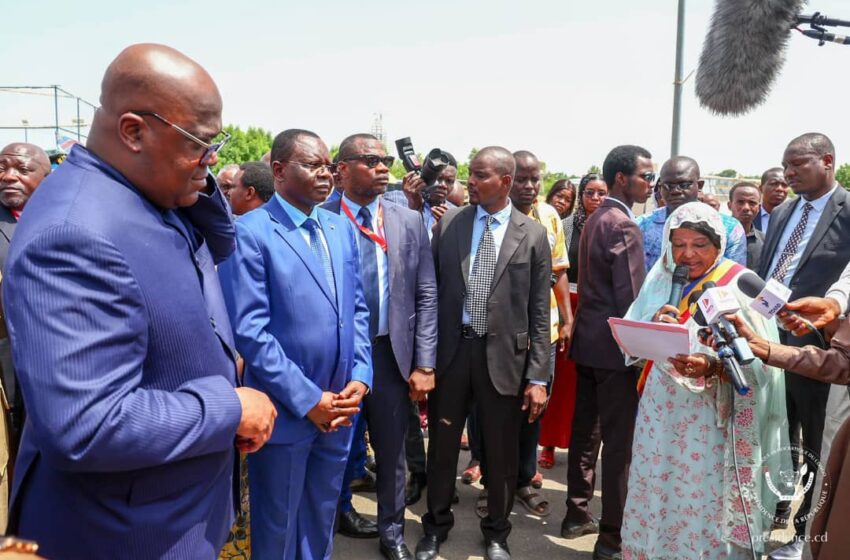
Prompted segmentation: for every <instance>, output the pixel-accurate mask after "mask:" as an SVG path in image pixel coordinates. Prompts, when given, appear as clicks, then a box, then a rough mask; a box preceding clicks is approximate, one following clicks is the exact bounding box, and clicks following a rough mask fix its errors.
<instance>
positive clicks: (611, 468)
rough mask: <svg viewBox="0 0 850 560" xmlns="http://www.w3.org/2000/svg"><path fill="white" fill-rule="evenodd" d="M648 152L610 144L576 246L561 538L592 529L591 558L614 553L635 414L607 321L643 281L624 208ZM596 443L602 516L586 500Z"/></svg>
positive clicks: (649, 179)
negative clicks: (598, 200)
mask: <svg viewBox="0 0 850 560" xmlns="http://www.w3.org/2000/svg"><path fill="white" fill-rule="evenodd" d="M651 158H652V156H651V155H650V153H649V152H648V151H646V150H644V149H643V148H641V147H638V146H618V147H616V148H614V149H613V150H611V152H610V153H609V154H608V157H606V158H605V162H604V163H603V165H602V174H603V175H604V177H605V182H606V183H607V184H608V198H606V199H605V201H604V202H603V203H602V205H601V206H600V207H599V209H598V210H597V211H596V212H594V213H593V215H592V216H591V217H590V218H589V219H588V220H587V223H586V224H585V226H584V229H583V230H582V234H581V243H580V244H579V259H578V260H579V262H578V269H579V280H578V285H579V293H578V307H577V309H578V310H577V312H576V317H575V334H574V335H573V344H572V346H571V348H570V355H571V357H572V358H573V360H575V362H576V370H577V373H578V381H577V385H576V410H575V415H574V416H573V431H572V439H571V440H570V455H569V463H568V467H567V515H566V517H565V518H564V521H563V523H562V524H561V535H562V536H563V537H565V538H574V537H579V536H581V535H585V534H590V533H596V532H599V537H598V539H597V541H596V546H595V547H594V549H593V560H613V559H617V558H620V557H621V556H620V526H621V524H622V521H623V508H624V507H625V505H626V483H627V481H628V476H629V464H630V461H631V455H632V432H633V430H634V426H635V415H636V414H637V405H638V393H637V379H638V372H637V371H636V369H635V368H630V367H627V366H626V365H625V361H624V359H623V353H622V352H621V351H620V348H619V347H618V346H617V343H616V342H615V341H614V337H613V335H612V334H611V329H610V327H609V326H608V318H609V317H622V316H623V315H625V313H626V311H628V309H629V306H630V305H631V304H632V302H633V301H634V300H635V297H637V294H638V292H639V291H640V287H641V285H642V284H643V279H644V277H645V275H646V273H645V268H644V248H643V237H642V235H641V232H640V229H639V228H638V226H637V224H636V223H635V221H634V215H633V214H632V211H631V207H632V205H633V204H634V203H635V202H645V201H646V199H647V198H649V193H650V192H651V185H652V183H653V182H654V180H655V173H653V171H652V159H651ZM600 443H604V447H603V448H602V469H603V471H604V473H605V476H604V477H603V479H602V520H601V522H600V523H599V524H598V525H597V522H596V520H595V519H593V517H592V516H591V515H590V510H589V507H588V504H589V502H590V499H591V497H592V496H593V485H594V481H595V479H596V457H597V454H598V453H599V445H600Z"/></svg>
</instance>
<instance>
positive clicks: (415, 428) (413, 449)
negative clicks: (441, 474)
mask: <svg viewBox="0 0 850 560" xmlns="http://www.w3.org/2000/svg"><path fill="white" fill-rule="evenodd" d="M404 451H405V455H407V470H408V471H409V472H410V474H411V475H422V476H425V437H424V436H423V435H422V427H421V426H420V424H419V403H418V402H414V401H410V412H409V413H408V416H407V435H406V436H405V440H404Z"/></svg>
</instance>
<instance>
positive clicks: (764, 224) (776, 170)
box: [753, 167, 788, 235]
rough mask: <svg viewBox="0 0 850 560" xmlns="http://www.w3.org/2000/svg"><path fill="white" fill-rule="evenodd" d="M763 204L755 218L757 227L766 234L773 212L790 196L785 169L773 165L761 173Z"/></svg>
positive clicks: (760, 185)
mask: <svg viewBox="0 0 850 560" xmlns="http://www.w3.org/2000/svg"><path fill="white" fill-rule="evenodd" d="M759 190H760V191H761V206H760V207H759V211H758V213H757V214H756V217H755V218H754V219H753V225H754V226H755V228H756V229H757V230H759V231H761V232H762V233H764V234H765V235H767V229H768V226H769V225H770V216H771V213H772V212H773V211H774V210H775V209H776V208H777V207H778V206H779V205H780V204H782V203H783V202H785V199H787V198H788V181H787V180H786V179H785V170H783V169H782V168H781V167H771V168H770V169H768V170H767V171H765V172H764V173H762V174H761V183H760V184H759Z"/></svg>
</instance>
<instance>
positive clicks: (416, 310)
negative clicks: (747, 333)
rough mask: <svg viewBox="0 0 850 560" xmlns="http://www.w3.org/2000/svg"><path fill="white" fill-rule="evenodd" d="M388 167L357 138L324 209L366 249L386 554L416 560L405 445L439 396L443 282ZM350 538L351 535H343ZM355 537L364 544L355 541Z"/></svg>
mask: <svg viewBox="0 0 850 560" xmlns="http://www.w3.org/2000/svg"><path fill="white" fill-rule="evenodd" d="M389 165H392V157H391V156H390V157H387V155H386V152H385V151H384V147H383V145H382V144H381V142H380V140H378V139H377V138H375V137H374V136H372V135H370V134H355V135H353V136H349V137H348V138H346V139H345V140H343V141H342V144H340V146H339V164H338V173H339V177H340V179H341V186H342V189H343V195H342V198H341V199H339V200H337V201H335V202H331V203H327V204H326V205H325V208H326V209H327V210H330V211H331V212H335V213H338V214H342V215H343V217H345V218H346V219H347V220H348V221H349V224H350V225H351V227H352V228H353V229H354V231H355V234H356V235H357V240H358V242H359V245H360V279H361V282H362V283H363V290H364V293H365V294H366V302H367V305H368V306H369V317H370V320H369V336H370V338H371V339H372V363H373V370H374V376H373V381H372V392H371V393H370V394H369V396H367V397H366V401H365V403H364V413H365V414H363V415H361V416H364V417H365V420H366V424H367V425H368V427H369V437H370V441H371V443H372V447H373V448H374V450H375V463H376V465H377V471H378V472H377V498H378V532H379V533H380V538H381V542H380V551H381V553H382V554H383V555H384V556H385V557H386V558H389V559H391V560H402V559H411V560H412V558H413V555H412V554H411V553H410V550H408V548H407V545H406V544H405V542H404V507H405V503H404V488H405V470H406V467H405V453H404V438H405V433H406V431H407V411H408V408H409V406H410V405H409V403H410V401H411V400H413V401H420V400H422V399H424V398H425V395H426V394H427V393H429V392H430V391H431V390H432V389H433V388H434V371H435V370H434V367H435V366H436V362H437V281H436V279H435V277H434V259H433V255H432V254H431V244H430V242H429V241H428V235H427V233H426V232H425V225H424V224H423V223H422V220H421V219H420V217H419V215H418V214H417V213H416V212H414V211H412V210H409V209H407V208H404V207H402V206H400V205H398V204H384V202H383V200H382V198H381V197H380V195H381V194H383V192H384V191H385V190H386V187H387V181H388V179H389V167H388V166H389ZM349 482H350V480H345V479H343V489H342V498H341V499H340V512H341V519H340V524H341V525H342V524H345V523H347V524H348V525H349V526H348V527H347V529H348V531H349V532H351V531H356V530H357V523H356V521H355V522H354V523H352V521H351V520H350V519H349V518H350V517H359V516H358V515H357V512H356V511H354V509H353V507H352V505H351V491H350V490H349V489H347V488H346V485H347V483H349ZM341 532H342V533H343V534H345V533H346V531H343V530H342V529H341ZM354 536H359V535H357V534H355V535H354Z"/></svg>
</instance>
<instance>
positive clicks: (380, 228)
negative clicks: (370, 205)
mask: <svg viewBox="0 0 850 560" xmlns="http://www.w3.org/2000/svg"><path fill="white" fill-rule="evenodd" d="M339 203H340V206H342V210H343V212H345V215H346V216H348V219H349V220H351V223H353V224H354V225H355V226H357V229H359V230H360V233H362V234H363V235H365V236H366V237H368V238H369V239H371V240H372V241H374V242H375V243H377V245H378V247H380V248H381V249H383V251H384V253H386V252H387V240H386V239H384V237H382V236H381V235H379V234H377V233H375V232H374V231H372V230H371V229H369V228H367V227H366V226H364V225H362V224H359V223H357V220H356V219H355V217H354V214H352V213H351V208H349V207H348V204H346V203H345V200H340V201H339ZM378 231H380V232H383V231H384V207H383V206H382V205H381V204H380V203H379V204H378Z"/></svg>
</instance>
